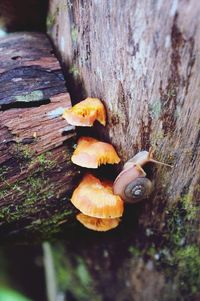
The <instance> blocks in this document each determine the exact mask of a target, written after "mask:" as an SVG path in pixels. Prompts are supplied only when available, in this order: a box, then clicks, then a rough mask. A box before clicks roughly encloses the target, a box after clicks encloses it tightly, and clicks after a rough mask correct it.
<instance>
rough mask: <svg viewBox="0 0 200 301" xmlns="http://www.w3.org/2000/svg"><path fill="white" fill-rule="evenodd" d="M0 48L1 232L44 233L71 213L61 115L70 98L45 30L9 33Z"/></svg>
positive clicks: (72, 173)
mask: <svg viewBox="0 0 200 301" xmlns="http://www.w3.org/2000/svg"><path fill="white" fill-rule="evenodd" d="M0 48H1V49H3V51H2V52H1V55H0V58H1V64H0V70H1V80H0V90H1V92H0V94H1V95H0V104H1V111H0V179H1V182H0V236H1V238H2V239H3V238H5V237H8V236H9V235H11V236H12V235H13V236H17V234H19V235H18V236H21V237H24V235H26V234H27V235H28V236H29V235H31V234H34V235H36V234H37V236H38V238H39V237H40V238H41V236H42V237H46V236H48V233H49V234H50V233H52V232H55V231H56V230H58V228H59V225H60V223H62V222H64V221H66V220H67V219H68V217H69V215H70V214H71V215H73V206H71V207H70V205H69V202H68V198H69V196H70V193H71V191H72V189H73V188H74V184H75V182H76V179H77V175H78V169H77V168H76V167H75V166H74V165H73V164H71V160H70V158H71V154H72V150H73V144H74V141H75V140H74V138H75V128H74V127H73V126H71V125H69V124H68V123H67V122H66V120H64V119H63V118H62V117H61V115H62V113H63V110H64V108H67V107H70V106H71V100H70V96H69V94H68V93H67V91H66V87H65V81H64V78H63V74H62V70H61V68H60V65H59V62H58V60H57V59H56V58H55V56H54V55H53V49H52V47H51V44H50V42H49V40H48V38H47V36H46V35H44V34H35V33H34V34H30V33H29V34H28V33H21V34H12V35H9V36H8V37H6V38H4V39H2V41H1V42H0ZM38 233H40V235H38Z"/></svg>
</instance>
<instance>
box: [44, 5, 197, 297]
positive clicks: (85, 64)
mask: <svg viewBox="0 0 200 301" xmlns="http://www.w3.org/2000/svg"><path fill="white" fill-rule="evenodd" d="M199 14H200V4H199V3H197V1H195V0H190V1H185V0H183V1H176V0H170V1H151V0H150V1H140V0H134V1H118V0H112V1H92V0H89V1H78V0H77V1H67V3H66V1H58V0H52V1H50V11H49V17H48V21H49V22H48V32H49V34H50V36H51V38H52V40H53V42H54V44H55V45H56V49H57V50H58V52H59V55H60V57H61V60H62V63H63V66H64V70H65V72H66V79H67V86H68V88H69V92H70V95H71V97H72V102H73V103H76V102H77V101H79V100H80V99H83V98H85V97H86V96H92V97H99V98H101V99H102V100H103V101H104V103H105V105H106V108H107V113H108V125H107V127H106V129H105V130H104V131H103V130H102V128H98V127H96V128H95V134H96V135H100V137H103V138H104V139H105V140H110V141H111V142H112V144H113V145H114V146H115V147H116V149H117V151H118V153H119V154H120V156H121V158H122V161H123V162H125V161H126V160H127V159H129V158H131V157H132V156H133V155H134V154H135V153H136V152H137V151H138V150H141V149H149V147H150V146H152V147H153V148H154V149H155V151H156V158H157V159H160V160H162V161H165V162H167V163H170V164H172V165H173V168H172V169H170V168H167V167H158V168H157V169H156V170H154V173H153V175H154V179H155V183H156V187H155V190H154V193H153V195H152V197H151V198H150V199H149V200H148V201H147V200H146V201H145V202H143V203H141V204H138V205H136V206H132V207H131V206H127V207H126V208H125V213H124V216H123V218H122V222H121V224H120V226H119V227H118V228H117V229H116V230H115V231H113V232H112V233H108V234H105V235H102V236H100V235H98V234H97V233H92V234H91V233H89V231H87V230H84V229H82V228H81V227H80V229H79V231H80V232H78V233H77V232H75V231H73V235H72V236H73V237H72V241H71V245H70V247H69V244H68V243H66V245H65V246H64V249H65V252H66V253H65V254H67V256H65V259H66V258H67V259H66V261H70V257H69V254H70V256H71V257H72V259H71V261H70V263H71V265H72V266H73V269H72V270H73V271H74V270H76V268H77V269H78V266H79V258H80V257H81V258H82V260H83V262H84V264H85V268H87V271H89V272H90V275H91V279H92V280H91V282H90V287H91V288H94V290H92V289H91V291H90V292H88V296H90V297H88V299H89V298H91V296H93V295H92V294H93V293H94V291H95V292H96V295H95V297H92V298H93V299H98V298H99V299H98V300H117V301H121V300H136V301H143V300H147V299H148V300H150V301H153V300H162V301H163V300H165V301H168V300H170V301H172V300H179V299H180V300H199V296H200V295H199V279H200V278H199V277H200V275H199V270H200V253H199V242H200V231H199V229H200V227H199V200H200V175H199V170H200V144H199V143H200V142H199V140H200V139H199V138H200V127H199V125H200V119H199V116H200V106H199V103H198V98H199V84H198V83H199V81H200V75H199V66H200V56H199V51H200V46H199V45H200V23H199ZM104 176H106V174H104ZM81 231H82V232H81ZM80 233H81V235H80ZM65 235H66V234H65ZM69 237H70V235H68V239H69ZM76 264H77V265H76ZM66 266H67V267H68V269H69V266H70V264H69V263H68V262H67V263H66ZM92 281H93V282H92ZM67 291H70V293H71V294H72V296H75V299H76V297H77V295H76V294H77V292H76V290H75V289H73V288H72V287H71V288H69V287H67ZM99 296H100V297H99ZM77 298H78V297H77Z"/></svg>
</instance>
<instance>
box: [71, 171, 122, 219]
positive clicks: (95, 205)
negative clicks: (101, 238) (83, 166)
mask: <svg viewBox="0 0 200 301" xmlns="http://www.w3.org/2000/svg"><path fill="white" fill-rule="evenodd" d="M112 185H113V184H112V183H110V182H101V181H100V180H99V179H97V178H96V177H94V176H93V175H91V174H86V175H85V176H84V178H83V180H82V181H81V183H80V184H79V186H78V187H77V188H76V189H75V190H74V192H73V195H72V198H71V202H72V204H73V205H74V206H75V207H76V208H77V209H79V210H80V211H81V212H82V213H84V214H85V215H89V216H92V217H98V218H116V217H120V216H122V214H123V210H124V203H123V201H122V199H121V198H120V196H118V195H114V194H113V191H112Z"/></svg>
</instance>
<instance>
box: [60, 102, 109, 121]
mask: <svg viewBox="0 0 200 301" xmlns="http://www.w3.org/2000/svg"><path fill="white" fill-rule="evenodd" d="M63 118H65V119H66V120H67V122H68V123H69V124H71V125H75V126H93V123H94V122H95V120H98V121H99V122H100V123H101V124H102V125H104V126H105V125H106V110H105V107H104V105H103V103H102V102H101V101H100V99H98V98H89V97H88V98H86V99H85V100H83V101H81V102H79V103H77V104H76V105H74V106H73V107H72V108H69V109H66V110H65V111H64V113H63Z"/></svg>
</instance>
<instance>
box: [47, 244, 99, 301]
mask: <svg viewBox="0 0 200 301" xmlns="http://www.w3.org/2000/svg"><path fill="white" fill-rule="evenodd" d="M52 252H53V258H54V265H55V270H56V276H57V277H56V279H57V285H58V288H59V290H60V291H63V292H66V291H68V292H70V293H71V294H72V296H74V298H75V299H76V300H82V301H86V300H97V301H100V300H101V298H100V297H99V295H98V294H97V293H96V292H95V285H94V280H93V277H92V276H91V274H90V272H89V269H88V267H87V264H86V262H85V261H84V260H83V259H82V258H80V257H78V256H76V254H74V256H73V258H70V254H67V255H66V253H65V249H64V246H63V245H61V244H58V243H57V244H56V245H54V246H52Z"/></svg>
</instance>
